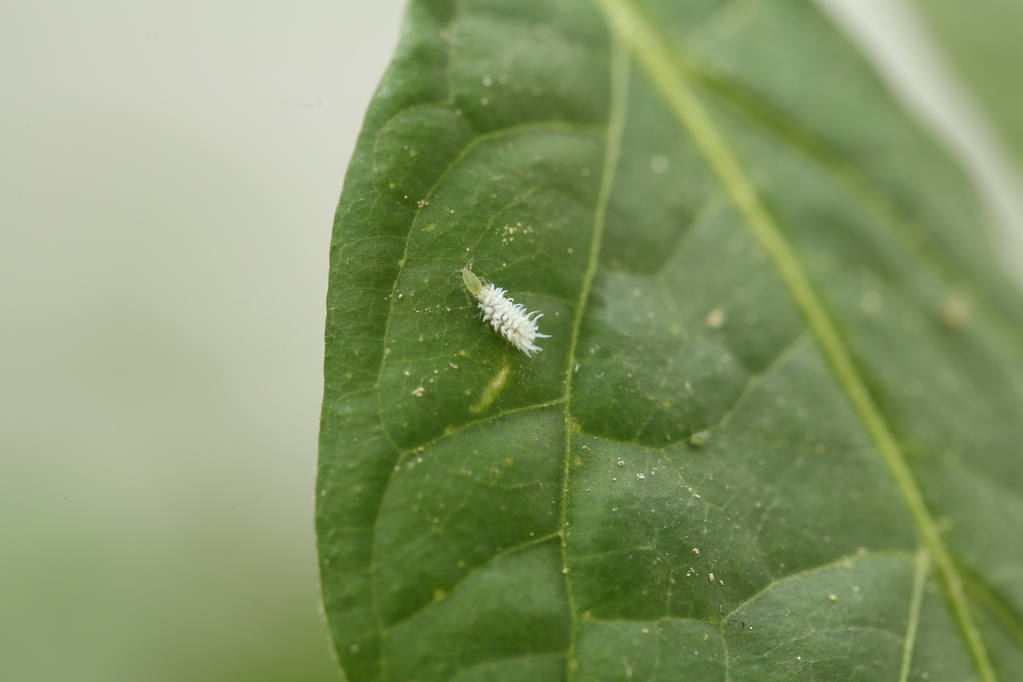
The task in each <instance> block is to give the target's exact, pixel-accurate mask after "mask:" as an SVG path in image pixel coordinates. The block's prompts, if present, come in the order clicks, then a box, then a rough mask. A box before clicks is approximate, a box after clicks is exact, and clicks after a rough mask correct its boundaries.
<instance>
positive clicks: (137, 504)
mask: <svg viewBox="0 0 1023 682" xmlns="http://www.w3.org/2000/svg"><path fill="white" fill-rule="evenodd" d="M844 1H848V2H855V1H856V0H844ZM915 2H917V3H918V9H920V10H921V15H922V16H923V17H924V18H925V20H926V21H927V23H928V25H929V26H930V27H932V28H933V31H934V34H935V35H936V36H937V37H938V39H939V41H940V43H941V45H942V46H943V48H944V49H945V51H946V58H947V60H948V61H949V63H950V64H951V65H952V67H953V69H954V70H955V71H956V72H957V73H958V75H959V76H960V77H961V79H962V80H963V81H964V82H965V83H966V85H967V87H968V88H969V89H971V90H972V92H973V94H974V95H975V96H976V98H977V100H978V101H979V102H980V103H981V106H982V108H984V109H985V110H986V112H987V114H988V116H989V118H990V121H991V122H992V124H993V125H994V126H995V128H996V129H997V131H998V133H999V134H1000V136H1001V139H1002V140H1003V141H1004V142H1005V144H1006V145H1007V148H1008V149H1009V150H1010V151H1011V152H1013V153H1014V154H1015V157H1016V159H1017V161H1020V160H1023V42H1021V41H1019V40H1018V39H1017V36H1018V34H1019V33H1020V30H1021V29H1023V3H1020V2H1019V1H1018V0H1000V1H999V0H988V1H987V2H986V3H980V4H978V3H970V4H967V3H959V2H954V1H953V0H915ZM403 4H404V3H403V0H373V2H356V1H355V0H339V1H335V2H314V1H310V0H306V1H299V2H289V3H284V2H277V3H274V2H246V3H242V2H221V3H200V2H196V1H195V0H179V1H178V2H175V3H171V2H167V1H166V0H159V1H158V2H152V3H141V4H140V3H132V2H127V0H100V1H97V2H94V3H89V4H87V5H85V4H81V3H71V2H47V1H45V0H42V1H40V2H35V3H6V4H5V5H4V6H3V7H2V8H0V93H2V95H0V97H2V107H0V415H2V416H0V679H2V680H5V681H6V680H12V681H18V682H22V681H27V682H36V681H39V682H42V681H51V680H75V681H92V680H97V681H99V680H102V681H104V682H110V681H119V680H126V681H127V680H133V681H134V680H147V681H148V680H155V681H163V680H186V679H187V680H239V681H240V680H250V681H261V680H266V681H269V680H293V681H299V680H337V679H339V675H338V673H337V672H336V670H335V667H334V663H333V661H332V659H331V656H330V654H329V649H328V645H327V640H326V631H325V629H324V627H323V626H322V622H321V618H320V615H319V613H318V593H317V585H316V570H315V548H314V541H313V531H312V499H311V494H312V486H313V475H314V466H315V460H316V436H317V427H318V410H319V402H320V393H321V379H322V376H321V363H322V330H323V316H324V303H323V301H324V296H325V291H326V272H327V255H328V254H327V247H328V244H329V239H330V227H331V220H332V215H333V210H334V206H335V203H336V201H337V197H338V193H339V191H340V188H341V182H342V178H343V175H344V170H345V166H346V165H347V162H348V158H349V157H350V155H351V151H352V148H353V146H354V142H355V137H356V134H357V132H358V130H359V127H360V124H361V119H362V115H363V112H364V110H365V107H366V105H367V103H368V101H369V98H370V96H371V93H372V91H373V89H374V87H375V85H376V83H377V81H378V80H379V78H380V76H381V74H382V73H383V70H384V69H385V68H386V64H387V61H388V59H389V57H390V54H391V52H392V50H393V48H394V45H395V43H396V41H397V36H398V27H399V23H398V22H399V16H400V12H401V8H402V5H403Z"/></svg>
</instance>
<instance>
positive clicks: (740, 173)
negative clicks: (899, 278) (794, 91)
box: [594, 0, 997, 682]
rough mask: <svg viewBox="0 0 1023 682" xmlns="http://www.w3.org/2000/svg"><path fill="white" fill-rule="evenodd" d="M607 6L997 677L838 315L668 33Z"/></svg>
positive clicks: (975, 648)
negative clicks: (779, 286) (798, 316)
mask: <svg viewBox="0 0 1023 682" xmlns="http://www.w3.org/2000/svg"><path fill="white" fill-rule="evenodd" d="M594 2H596V4H597V5H598V6H599V7H600V8H601V9H602V10H603V12H604V14H605V16H606V18H607V22H608V25H609V26H610V27H611V30H612V32H614V33H617V34H619V35H620V37H621V39H622V40H623V41H624V42H626V43H627V44H628V45H629V46H630V48H631V51H632V52H633V53H634V54H635V56H636V59H637V61H638V62H639V63H640V64H642V65H643V67H644V69H645V71H646V72H647V74H648V75H649V77H650V79H651V81H652V82H653V84H654V86H655V87H656V88H657V90H658V91H659V92H660V94H661V96H662V97H663V98H664V101H665V103H666V104H667V105H668V107H669V108H670V110H671V111H672V113H674V114H675V116H676V118H677V119H678V121H679V123H680V124H681V126H682V127H683V129H685V130H686V131H687V132H688V133H689V135H690V137H691V138H692V140H693V142H694V144H695V145H696V147H697V148H698V149H699V150H700V152H701V154H702V155H703V156H704V159H705V160H706V161H707V163H708V165H709V166H710V167H711V169H712V170H713V172H714V173H715V175H717V177H718V180H719V181H720V182H721V184H722V185H723V186H724V188H725V191H726V192H727V193H728V195H729V196H730V197H731V199H732V201H733V203H734V204H735V206H736V208H737V209H738V210H739V212H740V213H741V214H742V215H743V217H744V218H745V219H746V222H747V224H748V225H749V227H750V229H751V230H752V231H753V233H754V234H755V236H756V237H757V239H758V240H759V241H760V244H761V246H762V247H763V248H764V250H765V251H767V253H768V254H769V255H770V256H771V259H772V261H773V262H774V264H775V267H776V268H777V270H778V274H779V275H780V276H781V278H782V280H783V281H784V282H785V285H786V287H787V288H788V290H789V293H790V295H791V296H792V297H793V299H794V300H795V302H796V305H797V306H798V307H799V309H800V311H801V312H802V313H803V317H804V318H805V319H806V322H807V325H808V326H809V327H810V329H811V331H812V332H813V334H814V336H815V337H816V338H817V342H818V343H819V344H820V346H821V350H822V351H823V353H824V355H825V357H826V358H827V359H828V362H829V364H830V365H831V368H832V371H833V372H834V373H835V377H836V379H837V380H838V383H839V385H840V386H841V388H842V390H843V391H844V392H845V394H846V397H847V398H848V399H849V401H850V403H851V404H852V406H853V409H854V410H855V411H856V413H857V414H858V415H859V417H860V420H861V421H862V422H863V425H864V427H865V429H866V430H867V432H868V433H869V434H870V436H871V438H872V439H873V441H874V444H875V447H876V448H877V450H878V453H879V454H880V455H881V458H882V460H883V461H884V462H885V464H886V465H887V467H888V470H889V473H890V474H891V475H892V478H893V479H894V480H895V484H896V486H897V487H898V489H899V491H900V492H901V493H902V497H903V499H904V501H905V503H906V506H907V507H908V508H909V511H910V514H911V516H912V518H913V521H914V525H915V526H916V529H917V534H918V535H919V536H920V539H921V542H922V543H923V545H924V547H926V549H927V551H928V552H929V553H930V555H931V558H932V559H933V560H934V564H935V567H936V569H937V573H938V575H939V576H940V578H941V583H942V587H943V591H944V594H945V597H946V599H947V601H948V603H949V606H950V609H951V611H952V613H953V615H954V617H955V620H956V623H957V624H958V626H959V630H960V632H961V634H962V636H963V638H964V640H965V643H966V647H967V649H968V650H969V652H970V657H971V658H972V659H973V664H974V667H975V668H976V670H977V673H978V676H979V678H980V680H981V681H982V682H995V680H996V679H997V678H996V676H995V673H994V668H993V667H992V665H991V662H990V659H989V657H988V653H987V649H986V647H985V646H984V642H983V640H982V639H981V635H980V631H979V630H978V628H977V625H976V623H975V622H974V619H973V615H972V614H971V613H970V610H969V605H968V604H967V602H966V597H965V594H964V592H963V586H962V581H961V579H960V578H959V575H958V573H957V572H956V569H955V565H954V564H953V561H952V558H951V556H950V554H949V552H948V549H947V548H946V547H945V543H944V541H943V540H942V538H941V535H940V534H939V532H938V529H937V527H936V525H935V523H934V520H933V519H932V518H931V514H930V510H928V508H927V506H926V504H925V502H924V500H923V495H922V494H921V492H920V489H919V487H918V486H917V483H916V480H915V479H914V478H913V474H912V472H911V471H910V469H909V466H908V465H907V463H906V460H905V458H904V456H903V454H902V451H901V449H900V448H899V445H898V443H897V441H896V439H895V436H894V434H893V433H892V431H891V429H890V428H889V426H888V424H887V422H886V421H885V419H884V417H883V416H882V414H881V411H880V409H879V408H878V406H877V405H876V404H875V403H874V400H873V398H872V397H871V395H870V393H869V391H868V390H867V387H866V384H865V383H864V381H863V379H862V378H861V377H860V375H859V371H858V370H857V368H856V365H855V364H854V362H853V360H852V356H851V355H850V353H849V351H848V349H847V348H846V347H845V344H844V343H843V341H842V338H841V336H840V334H839V332H838V329H837V327H836V326H835V324H834V322H832V320H831V317H830V315H829V314H828V312H827V309H826V307H825V305H824V303H823V301H822V300H821V299H820V297H819V295H818V294H817V291H816V289H815V288H814V286H813V284H812V283H811V281H810V278H809V276H808V275H807V274H806V272H805V271H804V269H803V267H802V264H801V263H800V261H799V258H798V256H797V255H796V253H795V251H794V250H793V248H792V247H791V246H790V245H789V244H788V242H787V241H786V239H785V236H784V235H783V233H782V231H781V229H780V228H779V226H778V225H777V224H776V223H775V221H774V218H773V217H772V216H771V215H770V214H769V213H768V211H767V209H766V208H765V207H764V205H763V204H762V203H761V201H760V198H759V196H758V195H757V191H756V189H755V188H754V186H753V183H752V181H751V180H750V179H749V177H748V176H747V175H746V172H745V171H744V169H743V168H742V166H741V165H740V163H739V160H738V159H737V158H736V156H735V154H734V153H733V152H732V150H731V148H730V147H729V146H728V144H727V143H726V142H725V139H724V137H723V136H722V134H721V132H720V131H719V130H718V128H717V127H716V125H715V124H714V122H713V121H712V120H711V118H710V116H709V114H708V113H707V112H706V110H705V109H704V107H703V105H702V104H701V103H700V101H699V100H698V99H697V98H696V95H695V94H694V93H693V92H692V90H691V88H690V86H689V83H688V82H687V78H686V76H685V74H684V73H683V72H682V70H681V69H680V68H679V67H678V65H677V63H676V62H675V60H674V59H673V57H672V54H671V52H670V51H669V49H668V48H667V46H666V44H665V41H664V39H663V38H662V37H661V35H660V34H659V33H658V32H657V31H656V30H655V29H654V28H653V27H651V26H650V25H649V24H648V23H647V22H646V21H645V19H644V18H643V17H641V16H640V14H639V13H638V12H637V11H636V9H635V8H633V7H632V5H631V4H630V3H629V2H628V0H594Z"/></svg>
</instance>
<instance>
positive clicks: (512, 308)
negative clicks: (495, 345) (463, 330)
mask: <svg viewBox="0 0 1023 682" xmlns="http://www.w3.org/2000/svg"><path fill="white" fill-rule="evenodd" d="M471 268H472V261H470V262H469V264H468V265H466V266H465V267H464V268H462V269H461V270H458V271H457V272H455V273H454V274H456V275H461V276H462V282H463V283H464V284H465V288H466V289H468V290H469V293H470V294H472V295H473V296H475V297H476V300H477V301H479V304H480V311H481V312H482V313H483V319H484V320H486V321H487V322H489V323H490V324H491V325H492V326H493V327H494V331H497V332H500V333H501V336H503V337H504V338H506V339H508V341H509V342H510V343H511V344H512V345H513V346H515V347H516V348H518V349H519V350H520V351H522V352H523V353H525V354H526V355H527V356H529V357H533V353H536V352H537V351H541V350H543V348H540V347H539V346H537V345H536V344H535V343H533V342H534V341H535V340H536V339H538V338H542V339H549V338H550V335H549V334H541V333H540V331H539V330H538V329H537V328H536V321H537V320H538V319H540V318H541V317H543V313H540V312H532V313H529V312H526V307H525V306H524V305H522V304H521V303H516V302H515V300H514V299H512V298H508V297H506V296H505V293H506V292H505V290H504V289H502V288H501V287H495V286H494V285H493V284H490V283H488V282H485V281H483V280H481V279H480V278H479V277H477V276H476V275H475V274H473V271H472V269H471Z"/></svg>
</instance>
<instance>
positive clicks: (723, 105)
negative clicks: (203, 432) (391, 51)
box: [317, 0, 1023, 682]
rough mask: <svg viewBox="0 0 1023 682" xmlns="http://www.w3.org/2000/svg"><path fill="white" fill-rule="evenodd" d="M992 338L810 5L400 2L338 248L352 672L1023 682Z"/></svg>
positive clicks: (946, 181) (956, 212)
mask: <svg viewBox="0 0 1023 682" xmlns="http://www.w3.org/2000/svg"><path fill="white" fill-rule="evenodd" d="M472 259H476V262H475V263H474V265H473V270H474V271H475V272H476V273H477V274H478V275H480V276H482V277H483V278H484V279H485V280H486V281H489V282H492V283H494V284H495V285H496V286H500V287H502V288H505V289H507V290H508V292H509V295H511V296H513V297H514V298H515V300H516V301H517V302H519V303H522V304H523V305H525V307H526V308H527V309H528V310H530V311H540V312H542V313H543V314H544V316H543V318H541V319H540V321H539V326H540V330H541V331H542V332H543V333H545V334H549V335H550V338H546V339H540V340H539V341H540V345H542V346H543V348H544V350H543V351H542V352H540V353H538V354H537V355H536V356H535V357H533V358H529V357H527V356H526V355H525V354H524V353H522V352H520V351H519V350H518V349H516V348H515V347H514V346H513V345H511V344H509V343H508V342H506V341H505V340H504V339H503V338H502V337H501V336H500V335H499V334H497V333H495V332H494V330H493V329H491V327H490V325H488V324H487V323H486V322H485V321H484V320H482V319H480V317H479V314H478V313H479V311H478V310H477V306H476V301H475V300H474V299H473V298H472V297H471V296H470V295H469V294H468V293H467V292H466V291H465V288H464V287H463V285H462V282H461V280H460V279H459V278H454V277H452V273H454V272H455V271H456V270H459V269H461V268H463V267H465V265H466V263H467V262H468V261H470V260H472ZM483 259H488V260H483ZM1021 328H1023V306H1021V305H1020V299H1019V295H1018V293H1017V291H1016V290H1015V289H1014V288H1013V287H1012V286H1011V285H1010V284H1009V283H1008V280H1007V279H1006V278H1005V277H1004V276H1003V274H1002V273H1001V272H1000V271H999V269H998V267H997V266H996V265H995V259H994V258H993V256H992V254H991V253H990V249H989V247H988V245H987V242H986V240H985V228H984V220H983V215H982V212H981V211H980V210H979V209H978V207H977V202H976V200H975V198H974V196H973V193H972V192H971V190H970V188H969V183H968V181H967V179H966V178H965V176H964V175H963V173H962V171H961V170H960V169H958V168H957V167H956V166H955V165H954V164H953V163H952V162H951V161H950V160H949V158H948V157H947V155H946V154H945V152H944V151H943V150H942V149H941V148H939V147H938V146H937V145H935V144H934V143H933V142H932V141H931V140H930V139H929V138H928V137H927V136H926V135H925V134H923V133H922V132H921V131H920V129H919V128H918V127H917V126H916V124H915V123H914V122H913V121H911V120H910V119H909V118H907V116H906V115H905V114H904V113H903V112H902V111H901V110H900V109H899V108H898V107H897V106H896V105H895V104H894V103H893V101H892V98H891V97H890V96H889V94H888V93H887V92H886V91H885V89H884V88H883V86H882V85H881V84H880V82H879V80H878V79H877V77H876V76H875V75H874V74H873V73H872V72H871V71H870V70H869V69H868V68H867V67H866V66H865V63H864V62H863V60H862V59H861V57H860V56H859V55H858V54H857V53H856V52H855V50H854V49H852V48H851V46H850V45H849V44H848V43H847V42H846V41H845V40H844V39H843V37H842V36H841V35H840V34H838V33H837V32H836V30H835V29H834V28H833V27H832V26H831V25H830V24H829V23H828V22H827V20H826V19H825V18H824V17H823V16H822V15H821V14H820V12H819V10H818V8H817V7H816V5H815V4H814V3H812V2H809V1H808V0H806V1H797V0H786V1H782V0H777V1H775V2H769V3H768V2H754V1H749V2H737V3H730V4H722V3H719V2H710V0H685V1H679V0H646V1H639V0H556V1H551V0H461V1H460V2H454V1H453V0H448V1H442V0H414V1H413V2H412V4H411V5H410V7H409V10H408V16H407V18H406V24H405V29H404V32H403V37H402V41H401V44H400V46H399V48H398V53H397V55H396V56H395V59H394V62H393V64H392V66H391V68H390V70H389V72H388V74H387V75H386V77H385V79H384V82H383V83H382V84H381V86H380V89H379V91H378V93H377V96H376V98H375V99H374V101H373V104H372V106H371V108H370V111H369V113H368V115H367V118H366V123H365V127H364V129H363V132H362V135H361V137H360V140H359V144H358V147H357V151H356V153H355V157H354V158H353V160H352V163H351V166H350V168H349V171H348V176H347V178H346V181H345V189H344V192H343V194H342V198H341V203H340V206H339V208H338V213H337V220H336V223H335V228H334V237H333V242H332V245H331V277H330V290H329V295H328V318H327V333H326V336H327V350H326V362H325V375H326V392H325V397H324V406H323V415H322V431H321V453H320V469H319V478H318V481H317V532H318V538H319V549H320V569H321V576H322V585H323V595H324V604H325V610H326V614H327V618H328V621H329V623H330V627H331V630H332V635H333V638H334V642H335V645H336V648H337V652H338V655H339V658H340V661H341V664H342V666H343V668H344V670H345V672H346V674H347V675H348V677H349V679H350V680H352V682H361V681H363V680H382V681H390V682H406V681H407V680H416V681H418V682H431V681H441V680H457V681H458V682H478V681H483V680H488V681H496V680H523V681H525V680H528V681H531V682H532V681H546V680H579V681H589V680H664V681H669V680H670V681H673V680H680V679H686V680H699V681H704V680H707V681H709V680H721V681H724V680H730V681H733V682H734V681H737V680H750V681H752V680H864V681H868V680H869V681H873V680H910V679H912V680H919V679H932V680H968V679H976V680H981V681H983V682H990V681H992V680H996V679H1000V680H1016V679H1023V543H1021V542H1020V538H1019V528H1020V527H1023V457H1021V456H1020V450H1021V449H1020V446H1019V443H1021V442H1023V419H1021V416H1023V337H1021V334H1020V330H1021Z"/></svg>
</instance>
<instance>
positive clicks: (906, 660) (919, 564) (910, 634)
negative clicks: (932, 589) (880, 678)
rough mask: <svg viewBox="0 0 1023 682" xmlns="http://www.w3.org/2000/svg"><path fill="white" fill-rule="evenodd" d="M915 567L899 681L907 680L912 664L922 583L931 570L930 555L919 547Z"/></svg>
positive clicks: (922, 590)
mask: <svg viewBox="0 0 1023 682" xmlns="http://www.w3.org/2000/svg"><path fill="white" fill-rule="evenodd" d="M915 563H916V569H915V571H914V572H913V595H912V597H911V598H910V600H909V618H908V622H907V624H906V638H905V642H904V644H903V646H902V672H901V673H900V674H899V682H908V681H909V673H910V670H911V669H912V666H913V648H914V647H915V646H916V635H917V628H918V626H919V625H920V608H921V607H922V606H923V603H924V583H925V582H927V574H928V573H930V571H931V557H930V555H928V554H927V551H926V550H924V549H921V550H920V551H919V552H917V553H916V562H915Z"/></svg>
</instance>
